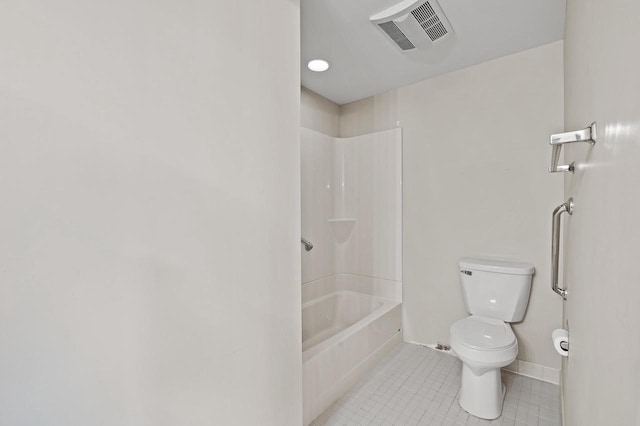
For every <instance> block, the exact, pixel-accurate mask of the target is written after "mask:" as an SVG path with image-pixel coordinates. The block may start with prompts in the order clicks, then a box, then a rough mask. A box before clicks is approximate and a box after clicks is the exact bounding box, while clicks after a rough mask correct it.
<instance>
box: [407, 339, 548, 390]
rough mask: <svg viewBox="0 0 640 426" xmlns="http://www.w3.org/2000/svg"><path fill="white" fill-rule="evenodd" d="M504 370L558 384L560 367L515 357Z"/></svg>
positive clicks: (428, 346) (432, 347) (432, 344)
mask: <svg viewBox="0 0 640 426" xmlns="http://www.w3.org/2000/svg"><path fill="white" fill-rule="evenodd" d="M407 343H411V344H413V345H418V346H424V347H427V348H429V349H433V350H437V349H436V344H435V343H430V344H425V343H418V342H409V341H407ZM437 351H438V352H442V353H446V354H449V355H452V356H456V354H455V352H453V351H441V350H437ZM504 369H505V370H506V371H509V372H511V373H515V374H520V375H521V376H526V377H531V378H533V379H538V380H542V381H543V382H547V383H553V384H554V385H558V386H559V385H560V369H559V368H551V367H547V366H545V365H541V364H535V363H533V362H528V361H522V360H519V359H516V360H515V361H513V362H512V363H511V364H509V365H507V366H506V367H504Z"/></svg>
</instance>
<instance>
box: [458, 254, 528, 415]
mask: <svg viewBox="0 0 640 426" xmlns="http://www.w3.org/2000/svg"><path fill="white" fill-rule="evenodd" d="M458 269H459V270H460V282H461V285H462V296H463V298H464V304H465V307H466V308H467V311H468V312H469V313H470V314H471V316H469V317H467V318H465V319H462V320H460V321H456V322H454V323H453V324H452V325H451V336H450V341H451V348H452V349H453V351H454V352H455V353H456V354H457V355H458V357H459V358H460V360H461V361H462V386H461V389H460V406H461V407H462V408H463V409H464V410H465V411H467V412H468V413H469V414H472V415H474V416H476V417H480V418H483V419H495V418H498V417H500V414H501V413H502V403H503V401H504V385H503V384H502V381H501V379H500V368H502V367H505V366H507V365H509V364H511V363H512V362H513V361H514V360H515V359H516V355H518V340H517V339H516V336H515V335H514V334H513V331H512V330H511V326H510V325H509V324H508V323H510V322H519V321H522V319H523V318H524V313H525V311H526V310H527V304H528V303H529V292H530V290H531V277H532V275H533V272H534V267H533V266H532V265H529V264H527V263H515V262H504V261H498V260H483V259H471V258H463V259H460V261H458Z"/></svg>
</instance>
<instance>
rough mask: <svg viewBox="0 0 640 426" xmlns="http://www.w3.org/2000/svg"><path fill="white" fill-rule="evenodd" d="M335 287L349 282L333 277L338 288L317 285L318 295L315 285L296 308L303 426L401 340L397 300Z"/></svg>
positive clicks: (346, 279)
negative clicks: (298, 313) (299, 320)
mask: <svg viewBox="0 0 640 426" xmlns="http://www.w3.org/2000/svg"><path fill="white" fill-rule="evenodd" d="M330 279H331V278H330ZM333 279H334V280H336V278H333ZM341 279H342V281H340V280H341ZM357 279H358V280H360V281H362V280H363V279H365V280H366V278H363V277H357ZM369 280H372V279H369ZM340 282H354V280H353V279H351V281H349V276H346V278H345V277H338V285H335V283H334V284H333V285H331V284H330V285H326V284H323V285H321V286H320V287H321V290H324V291H318V286H316V288H314V289H313V290H312V291H311V292H309V291H307V292H306V293H307V294H310V293H313V296H314V297H315V298H314V299H312V300H307V301H305V303H303V305H302V351H303V352H302V371H303V373H302V374H303V412H304V424H305V425H308V424H309V423H311V422H312V421H313V420H314V419H315V418H316V417H317V416H318V415H319V414H321V413H322V412H323V411H324V410H325V409H326V408H327V407H329V406H330V405H331V404H332V403H333V402H334V401H335V400H337V399H338V398H339V397H340V396H341V395H342V394H343V393H344V392H345V391H347V390H348V389H349V388H350V387H351V386H352V385H353V384H354V383H355V382H356V381H357V380H358V379H360V378H361V377H362V376H363V375H364V374H365V373H366V372H367V370H368V369H369V368H371V367H372V366H373V365H375V364H376V363H377V362H378V361H379V360H380V359H382V358H383V357H384V356H385V355H387V354H388V353H389V352H390V351H391V350H392V349H393V348H394V347H395V346H396V345H397V344H399V343H400V342H401V341H402V314H401V303H400V302H399V301H398V300H393V299H390V298H385V297H381V296H377V295H372V294H366V293H364V292H362V291H353V290H358V286H354V285H340ZM321 284H322V283H321ZM393 284H394V285H395V283H393ZM398 284H399V283H398ZM367 288H368V287H367ZM371 288H373V287H371ZM360 289H362V286H360ZM309 290H310V289H309ZM304 293H305V291H304V286H303V294H304ZM323 293H324V294H323ZM370 293H376V292H375V291H370Z"/></svg>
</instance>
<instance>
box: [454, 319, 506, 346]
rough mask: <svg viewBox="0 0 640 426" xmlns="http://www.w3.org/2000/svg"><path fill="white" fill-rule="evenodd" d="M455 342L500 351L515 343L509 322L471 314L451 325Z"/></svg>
mask: <svg viewBox="0 0 640 426" xmlns="http://www.w3.org/2000/svg"><path fill="white" fill-rule="evenodd" d="M451 336H452V337H453V338H455V340H456V341H457V343H460V344H461V345H463V346H465V347H466V348H469V349H474V350H477V351H500V350H504V349H508V348H511V347H512V346H513V345H514V344H517V340H516V336H515V334H513V331H512V330H511V326H509V324H507V323H504V322H502V321H500V320H496V319H493V318H487V317H482V316H480V315H471V316H470V317H467V318H465V319H462V320H459V321H456V322H455V323H453V324H452V325H451Z"/></svg>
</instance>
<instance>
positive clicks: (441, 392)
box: [312, 343, 561, 426]
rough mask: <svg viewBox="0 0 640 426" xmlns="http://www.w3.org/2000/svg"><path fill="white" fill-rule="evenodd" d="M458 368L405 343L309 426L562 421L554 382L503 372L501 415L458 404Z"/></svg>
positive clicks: (544, 425)
mask: <svg viewBox="0 0 640 426" xmlns="http://www.w3.org/2000/svg"><path fill="white" fill-rule="evenodd" d="M460 374H461V363H460V361H458V359H457V358H456V357H454V356H451V355H449V354H445V353H442V352H438V351H435V350H432V349H429V348H426V347H423V346H417V345H412V344H408V343H403V344H402V345H400V346H398V347H397V348H396V349H395V350H394V351H393V352H392V353H391V354H390V355H389V356H388V357H386V358H385V359H384V360H383V361H382V362H381V363H380V364H378V365H377V366H376V367H375V368H374V369H373V370H372V371H371V372H370V373H369V374H368V375H367V376H366V377H365V378H363V379H362V380H361V381H360V382H359V383H358V384H356V386H354V388H353V389H351V390H350V391H349V392H347V394H345V395H344V396H343V397H342V398H341V399H339V400H338V401H337V402H336V403H335V404H333V405H332V406H331V407H329V408H328V409H327V410H326V411H325V412H324V413H322V414H321V415H320V416H319V417H318V418H317V419H316V420H315V421H314V422H313V423H312V426H321V425H349V426H351V425H354V426H358V425H407V426H408V425H433V426H436V425H503V426H506V425H510V426H525V425H535V426H560V422H561V420H560V390H559V388H558V386H556V385H553V384H551V383H546V382H542V381H539V380H535V379H530V378H528V377H524V376H519V375H516V374H512V373H508V372H503V373H502V376H503V382H504V384H505V385H506V387H507V392H506V395H505V402H504V409H503V412H502V416H501V417H499V418H497V419H495V420H492V421H488V420H481V419H478V418H477V417H473V416H471V415H469V414H467V412H465V411H464V410H463V409H462V408H460V405H459V404H458V400H457V398H458V393H459V390H460Z"/></svg>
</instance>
